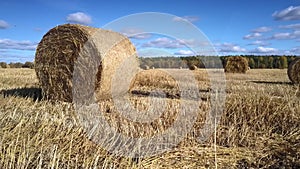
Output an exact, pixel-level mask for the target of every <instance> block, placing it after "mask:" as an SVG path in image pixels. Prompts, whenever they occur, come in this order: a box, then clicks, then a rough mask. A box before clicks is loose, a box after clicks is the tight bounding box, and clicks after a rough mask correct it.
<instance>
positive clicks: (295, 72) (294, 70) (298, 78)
mask: <svg viewBox="0 0 300 169" xmlns="http://www.w3.org/2000/svg"><path fill="white" fill-rule="evenodd" d="M288 76H289V78H290V80H291V81H292V82H293V83H295V84H300V58H297V59H295V60H293V61H292V62H291V63H290V64H289V67H288Z"/></svg>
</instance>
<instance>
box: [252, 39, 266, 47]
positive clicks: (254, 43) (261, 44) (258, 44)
mask: <svg viewBox="0 0 300 169" xmlns="http://www.w3.org/2000/svg"><path fill="white" fill-rule="evenodd" d="M248 45H257V46H268V45H270V43H269V42H266V41H261V40H256V41H254V42H251V43H249V44H248Z"/></svg>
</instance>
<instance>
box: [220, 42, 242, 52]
mask: <svg viewBox="0 0 300 169" xmlns="http://www.w3.org/2000/svg"><path fill="white" fill-rule="evenodd" d="M216 48H217V50H218V51H219V52H222V53H240V52H247V50H246V49H245V48H242V47H241V46H239V45H236V44H232V43H222V44H216Z"/></svg>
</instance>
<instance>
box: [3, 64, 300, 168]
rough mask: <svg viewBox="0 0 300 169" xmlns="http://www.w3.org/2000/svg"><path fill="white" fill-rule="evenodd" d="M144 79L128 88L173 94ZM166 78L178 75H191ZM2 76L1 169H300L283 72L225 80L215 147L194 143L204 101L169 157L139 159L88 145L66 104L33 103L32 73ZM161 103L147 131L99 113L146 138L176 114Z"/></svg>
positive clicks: (295, 93)
mask: <svg viewBox="0 0 300 169" xmlns="http://www.w3.org/2000/svg"><path fill="white" fill-rule="evenodd" d="M149 71H152V72H153V71H155V72H156V73H154V74H153V73H150V74H147V73H145V74H143V75H142V77H140V80H138V82H137V83H138V84H141V85H140V86H139V85H136V86H134V87H133V88H134V89H135V90H136V91H140V92H143V91H151V90H153V89H155V88H160V89H161V90H162V91H167V92H174V93H176V92H177V91H176V90H177V89H176V83H174V82H173V81H172V80H170V79H169V78H165V76H162V78H161V79H159V78H157V79H159V80H155V79H156V77H160V76H161V75H162V74H161V73H159V72H160V70H149ZM149 71H148V72H149ZM169 71H174V72H176V73H178V74H182V75H184V74H185V73H186V72H185V71H189V70H184V69H183V70H179V69H178V70H175V69H174V70H169ZM145 72H147V71H145ZM193 73H194V74H195V78H196V80H197V81H198V86H199V89H200V92H201V94H203V95H204V96H205V97H206V96H207V97H208V96H209V87H210V86H209V81H208V80H209V78H208V75H207V74H206V72H205V71H204V70H201V69H200V70H196V71H193ZM0 75H1V76H0V90H1V91H2V92H1V93H2V94H1V95H0V119H1V120H0V167H1V168H214V167H216V166H217V167H218V168H299V167H300V144H299V140H300V130H299V128H300V113H299V112H300V92H299V91H300V89H299V86H295V85H292V84H291V83H289V79H288V77H287V75H286V70H255V69H252V70H250V71H249V72H247V74H231V73H228V74H226V79H227V88H226V91H227V100H226V106H225V111H224V113H223V115H222V118H221V121H220V124H219V125H218V128H217V132H216V136H217V137H216V138H217V140H216V141H217V144H216V145H215V144H214V139H213V137H212V138H210V139H208V141H207V142H205V143H200V142H198V141H196V139H197V136H198V135H199V129H200V128H201V126H203V120H204V116H203V115H205V112H206V111H207V110H208V109H209V107H210V106H211V105H210V104H209V102H208V101H203V100H202V101H201V104H200V108H201V109H200V110H201V112H199V118H198V120H197V122H196V123H195V124H194V129H193V130H192V131H191V132H190V133H189V134H188V136H187V138H186V139H184V141H182V142H181V143H180V144H179V145H178V146H177V147H176V148H175V149H174V150H172V151H169V152H165V153H163V154H161V155H157V156H153V157H147V158H144V159H131V158H125V157H117V156H114V155H113V154H111V153H109V152H107V151H106V150H104V149H103V148H101V147H100V146H99V145H97V144H95V143H93V142H92V141H90V140H89V139H87V137H86V135H85V134H84V132H83V129H82V127H81V126H80V124H79V121H78V117H77V115H76V114H75V112H74V110H73V109H72V105H71V104H69V103H61V102H57V103H54V104H53V103H50V102H49V101H47V100H36V99H34V97H33V96H32V95H30V93H31V94H32V92H37V93H38V92H39V90H38V86H37V84H36V82H37V79H36V77H35V73H34V71H33V70H30V69H5V70H3V71H1V72H0ZM150 75H151V76H150ZM147 78H149V80H147V81H143V80H144V79H147ZM168 79H169V80H168ZM145 86H148V88H147V87H145ZM22 92H25V93H22ZM26 92H27V93H26ZM4 96H5V97H4ZM160 99H162V100H165V101H167V103H168V104H167V106H170V107H169V108H168V109H167V111H166V112H165V113H164V114H163V115H162V116H161V117H160V120H157V121H156V122H154V123H153V124H152V125H148V126H147V125H141V124H139V123H133V122H130V121H128V120H127V121H126V120H124V118H122V117H121V116H120V114H119V113H118V112H117V111H116V110H115V109H114V106H113V105H112V103H111V102H109V101H106V102H102V103H101V104H100V107H101V108H102V109H103V110H106V113H105V116H106V118H107V119H108V121H110V124H111V125H112V126H115V127H116V128H117V129H118V130H119V132H121V133H123V134H127V135H129V136H134V137H138V136H149V135H154V134H156V133H158V132H161V131H164V130H165V129H166V128H168V127H169V126H170V124H171V123H172V122H173V121H174V120H175V119H174V117H175V115H176V112H177V111H178V110H177V108H176V107H177V106H176V105H177V104H178V103H177V102H178V100H177V99H176V98H167V99H163V98H160ZM131 103H132V104H133V105H134V106H135V107H136V108H137V109H140V110H145V109H147V108H148V107H149V106H151V105H150V104H151V102H149V101H148V100H147V97H144V96H140V95H135V94H133V96H132V98H131ZM156 106H159V105H156ZM174 108H175V109H174Z"/></svg>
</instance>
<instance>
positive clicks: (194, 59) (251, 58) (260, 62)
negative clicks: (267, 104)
mask: <svg viewBox="0 0 300 169" xmlns="http://www.w3.org/2000/svg"><path fill="white" fill-rule="evenodd" d="M241 56H242V57H245V58H247V60H248V64H249V67H250V68H251V69H265V68H266V69H285V68H287V67H288V65H289V63H290V62H291V61H293V60H294V59H295V58H296V57H297V56H278V55H268V56H257V55H241ZM228 57H230V56H184V57H175V56H168V57H166V56H165V57H140V58H139V62H140V67H141V68H143V69H148V68H189V67H190V66H193V65H194V66H197V67H198V68H222V67H224V66H225V63H226V58H228ZM0 68H34V63H33V62H25V63H20V62H17V63H9V64H8V63H6V62H0Z"/></svg>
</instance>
